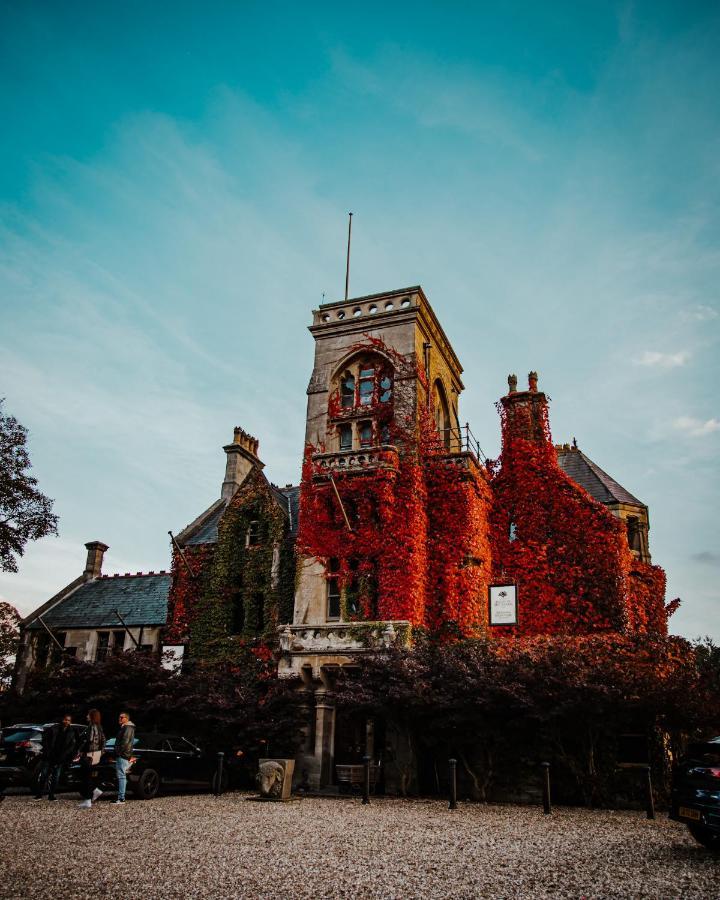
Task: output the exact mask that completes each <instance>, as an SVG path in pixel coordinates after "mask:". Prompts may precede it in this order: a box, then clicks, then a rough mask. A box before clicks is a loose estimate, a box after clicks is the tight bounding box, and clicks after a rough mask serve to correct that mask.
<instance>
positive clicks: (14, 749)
mask: <svg viewBox="0 0 720 900" xmlns="http://www.w3.org/2000/svg"><path fill="white" fill-rule="evenodd" d="M53 724H55V723H54V722H48V723H47V724H45V725H39V724H37V723H35V722H33V723H22V722H21V723H20V724H18V725H10V726H8V727H7V728H3V729H2V731H1V732H0V791H3V790H5V788H8V787H29V788H31V789H33V790H34V789H35V787H36V782H37V777H38V775H39V773H40V765H41V754H42V733H43V729H44V728H48V727H49V726H50V725H53ZM71 727H72V728H73V729H75V730H76V731H77V732H78V733H81V732H82V731H84V730H85V726H84V725H72V726H71ZM66 781H67V769H65V770H64V771H63V773H62V776H61V778H60V789H61V790H62V788H63V787H64V786H65V785H66Z"/></svg>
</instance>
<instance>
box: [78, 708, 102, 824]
mask: <svg viewBox="0 0 720 900" xmlns="http://www.w3.org/2000/svg"><path fill="white" fill-rule="evenodd" d="M87 723H88V725H87V728H86V729H85V731H84V732H83V735H82V738H81V740H80V765H81V766H82V774H81V784H80V796H81V797H82V800H81V801H80V803H78V807H79V808H80V809H90V807H91V806H92V805H93V800H99V799H100V797H102V791H101V790H100V788H98V787H96V788H95V789H94V790H93V781H94V780H95V778H94V776H96V775H97V766H98V764H99V762H100V757H101V756H102V752H103V750H104V749H105V732H104V731H103V729H102V720H101V717H100V711H99V710H97V709H91V710H89V711H88V714H87Z"/></svg>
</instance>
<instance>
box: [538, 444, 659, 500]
mask: <svg viewBox="0 0 720 900" xmlns="http://www.w3.org/2000/svg"><path fill="white" fill-rule="evenodd" d="M555 453H556V454H557V461H558V465H559V466H560V468H561V469H562V470H563V472H564V473H565V474H566V475H567V476H569V477H570V478H572V480H573V481H574V482H575V483H576V484H579V485H580V487H581V488H584V489H585V490H586V491H587V492H588V494H590V496H591V497H593V498H594V499H595V500H599V501H600V503H605V504H608V503H628V504H630V505H631V506H645V504H644V503H643V502H642V500H638V498H637V497H635V496H633V495H632V494H631V493H630V491H626V490H625V488H624V487H623V486H622V485H620V484H618V483H617V481H615V479H614V478H611V477H610V476H609V475H608V473H607V472H605V471H604V470H603V469H601V468H600V466H598V465H597V463H594V462H593V461H592V460H591V459H589V458H588V457H587V456H585V454H584V453H583V452H582V450H578V448H577V447H570V446H569V445H568V444H563V445H560V446H557V445H556V447H555Z"/></svg>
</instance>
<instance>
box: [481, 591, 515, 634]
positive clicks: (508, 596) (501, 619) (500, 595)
mask: <svg viewBox="0 0 720 900" xmlns="http://www.w3.org/2000/svg"><path fill="white" fill-rule="evenodd" d="M488 594H489V604H490V624H491V625H517V620H518V608H517V585H515V584H491V585H490V587H489V588H488Z"/></svg>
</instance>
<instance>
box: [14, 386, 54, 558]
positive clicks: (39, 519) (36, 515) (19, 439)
mask: <svg viewBox="0 0 720 900" xmlns="http://www.w3.org/2000/svg"><path fill="white" fill-rule="evenodd" d="M3 403H4V400H0V566H2V569H3V571H4V572H17V570H18V565H17V558H18V557H20V556H22V555H23V553H24V552H25V545H26V544H27V542H28V541H36V540H38V539H39V538H41V537H45V535H48V534H57V523H58V518H57V516H56V515H53V512H52V505H53V501H52V500H50V498H49V497H46V496H45V495H44V494H42V493H41V492H40V491H39V490H38V489H37V479H36V478H33V477H32V475H30V474H29V472H28V470H29V469H30V456H29V454H28V451H27V448H26V446H25V445H26V442H27V429H26V428H24V427H23V426H22V425H21V424H20V423H19V422H18V420H17V419H16V418H15V417H14V416H5V415H3V410H2V404H3Z"/></svg>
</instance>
